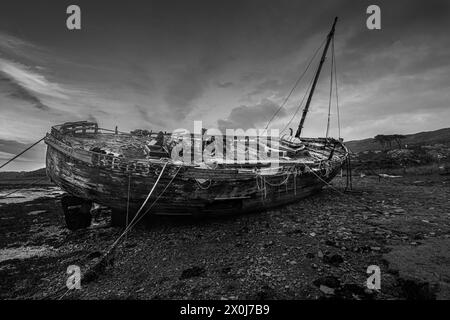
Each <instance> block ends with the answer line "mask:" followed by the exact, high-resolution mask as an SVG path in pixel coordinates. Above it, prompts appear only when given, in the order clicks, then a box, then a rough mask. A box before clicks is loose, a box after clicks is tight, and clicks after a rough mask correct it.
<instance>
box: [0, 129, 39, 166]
mask: <svg viewBox="0 0 450 320" xmlns="http://www.w3.org/2000/svg"><path fill="white" fill-rule="evenodd" d="M44 139H45V136H44V137H42V138H41V139H39V140H38V141H36V142H35V143H33V144H32V145H31V146H29V147H28V148H26V149H25V150H23V151H22V152H20V153H19V154H17V155H15V156H14V157H12V158H11V159H9V160H8V161H6V162H5V163H4V164H2V165H1V166H0V169H1V168H3V167H4V166H6V165H7V164H8V163H10V162H13V161H14V160H16V159H17V158H18V157H20V156H21V155H23V154H24V153H25V152H27V151H28V150H30V149H31V148H33V147H34V146H35V145H37V144H38V143H39V142H41V141H42V140H44Z"/></svg>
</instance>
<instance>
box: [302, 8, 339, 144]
mask: <svg viewBox="0 0 450 320" xmlns="http://www.w3.org/2000/svg"><path fill="white" fill-rule="evenodd" d="M337 19H338V18H337V17H335V18H334V22H333V26H332V27H331V30H330V33H329V34H328V36H327V43H326V45H325V48H324V49H323V53H322V58H321V59H320V63H319V67H318V68H317V71H316V75H315V76H314V82H313V84H312V87H311V91H310V92H309V96H308V100H307V101H306V105H305V108H304V109H303V114H302V119H301V120H300V124H299V125H298V129H297V132H296V133H295V136H296V137H297V138H299V137H300V134H301V133H302V129H303V124H304V123H305V118H306V115H307V114H308V109H309V105H310V104H311V99H312V96H313V94H314V89H315V88H316V85H317V81H318V80H319V75H320V71H321V70H322V66H323V63H324V62H325V58H326V56H327V51H328V47H329V46H330V42H331V39H332V38H333V36H334V29H335V27H336V22H337Z"/></svg>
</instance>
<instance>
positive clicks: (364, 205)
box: [305, 164, 383, 214]
mask: <svg viewBox="0 0 450 320" xmlns="http://www.w3.org/2000/svg"><path fill="white" fill-rule="evenodd" d="M305 167H307V168H308V169H309V171H310V172H312V173H313V174H314V175H315V176H316V177H317V178H319V180H321V181H322V182H324V183H325V184H326V185H327V186H329V187H330V188H331V189H332V190H334V191H336V192H337V193H339V194H341V195H344V196H347V197H348V198H349V199H352V200H353V201H354V202H355V203H358V204H359V205H361V206H363V207H365V208H367V209H368V210H370V211H373V212H376V213H378V214H383V212H381V211H379V210H377V209H374V208H371V207H369V206H368V205H366V204H365V203H362V202H360V201H358V200H356V199H355V198H352V197H350V196H349V195H348V194H346V193H344V192H341V191H339V190H338V189H336V188H335V187H334V186H333V185H332V184H331V183H329V182H327V181H325V180H324V179H322V177H320V176H319V175H318V174H317V173H315V172H314V171H313V170H312V169H311V168H310V167H308V166H307V165H306V164H305Z"/></svg>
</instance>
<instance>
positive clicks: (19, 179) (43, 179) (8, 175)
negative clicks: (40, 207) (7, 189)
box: [0, 168, 51, 185]
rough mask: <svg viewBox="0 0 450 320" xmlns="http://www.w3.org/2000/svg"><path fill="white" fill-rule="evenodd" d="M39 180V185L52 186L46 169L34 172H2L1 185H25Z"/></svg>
mask: <svg viewBox="0 0 450 320" xmlns="http://www.w3.org/2000/svg"><path fill="white" fill-rule="evenodd" d="M37 180H38V183H37V185H48V184H51V182H50V179H48V178H47V173H46V172H45V168H42V169H38V170H34V171H29V172H27V171H20V172H17V171H4V172H0V185H25V184H29V183H32V182H35V181H37Z"/></svg>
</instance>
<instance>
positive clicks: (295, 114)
mask: <svg viewBox="0 0 450 320" xmlns="http://www.w3.org/2000/svg"><path fill="white" fill-rule="evenodd" d="M313 82H314V77H313V78H311V81H310V83H309V86H308V88H307V89H306V91H305V94H304V95H303V98H302V101H301V102H300V103H299V105H298V107H297V110H295V112H294V114H293V115H292V117H291V119H290V120H289V122H288V123H287V124H286V125H285V126H284V128H283V130H281V131H280V132H281V133H283V132H284V131H285V130H286V129H287V128H288V127H289V125H290V124H291V122H292V121H293V120H294V118H295V117H296V116H297V113H298V112H299V111H300V108H301V106H302V105H303V102H304V101H305V99H306V96H307V95H308V92H309V90H310V89H311V87H312V84H313Z"/></svg>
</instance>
